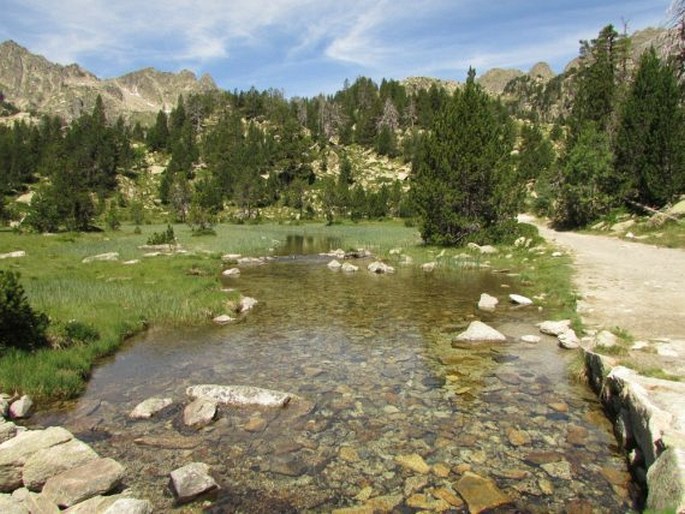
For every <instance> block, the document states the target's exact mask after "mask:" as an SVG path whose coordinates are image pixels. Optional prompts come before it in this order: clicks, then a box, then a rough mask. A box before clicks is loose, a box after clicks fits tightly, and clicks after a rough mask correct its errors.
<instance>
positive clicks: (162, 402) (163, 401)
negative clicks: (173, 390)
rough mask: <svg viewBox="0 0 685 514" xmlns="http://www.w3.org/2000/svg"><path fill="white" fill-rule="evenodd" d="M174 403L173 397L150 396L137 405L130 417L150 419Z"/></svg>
mask: <svg viewBox="0 0 685 514" xmlns="http://www.w3.org/2000/svg"><path fill="white" fill-rule="evenodd" d="M172 403H174V401H173V400H172V399H171V398H148V399H147V400H145V401H143V402H141V403H139V404H138V405H136V408H135V409H133V410H132V411H131V413H130V414H129V415H128V417H129V418H131V419H149V418H151V417H152V416H154V415H155V414H157V413H158V412H159V411H161V410H162V409H165V408H166V407H168V406H169V405H171V404H172Z"/></svg>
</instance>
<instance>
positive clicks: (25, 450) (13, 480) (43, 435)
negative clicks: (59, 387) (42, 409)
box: [0, 427, 74, 492]
mask: <svg viewBox="0 0 685 514" xmlns="http://www.w3.org/2000/svg"><path fill="white" fill-rule="evenodd" d="M73 438H74V436H73V435H72V434H71V432H69V431H68V430H65V429H64V428H61V427H50V428H47V429H45V430H27V431H26V432H20V433H19V434H17V435H16V436H15V437H13V438H12V439H9V440H8V441H5V442H4V443H2V444H0V492H11V491H14V490H15V489H17V488H19V487H21V485H22V478H21V472H22V468H23V466H24V464H25V463H26V461H27V460H28V459H29V457H31V456H32V455H33V454H34V453H36V452H38V451H40V450H43V449H45V448H50V447H51V446H55V445H57V444H61V443H64V442H66V441H69V440H71V439H73Z"/></svg>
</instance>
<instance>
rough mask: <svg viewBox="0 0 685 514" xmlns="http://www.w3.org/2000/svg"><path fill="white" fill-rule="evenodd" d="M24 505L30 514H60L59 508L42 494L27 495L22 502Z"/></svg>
mask: <svg viewBox="0 0 685 514" xmlns="http://www.w3.org/2000/svg"><path fill="white" fill-rule="evenodd" d="M24 505H25V506H26V507H27V508H28V509H29V512H30V513H31V514H60V510H59V507H58V506H57V505H55V504H54V503H52V502H51V501H50V500H48V499H47V498H46V497H45V496H43V495H42V494H36V493H29V494H28V495H27V496H26V499H25V500H24Z"/></svg>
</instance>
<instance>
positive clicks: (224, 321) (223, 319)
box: [212, 314, 235, 325]
mask: <svg viewBox="0 0 685 514" xmlns="http://www.w3.org/2000/svg"><path fill="white" fill-rule="evenodd" d="M212 321H213V322H214V323H216V324H217V325H228V324H229V323H231V322H232V321H235V319H234V318H232V317H230V316H229V315H228V314H221V315H219V316H216V317H215V318H214V319H212Z"/></svg>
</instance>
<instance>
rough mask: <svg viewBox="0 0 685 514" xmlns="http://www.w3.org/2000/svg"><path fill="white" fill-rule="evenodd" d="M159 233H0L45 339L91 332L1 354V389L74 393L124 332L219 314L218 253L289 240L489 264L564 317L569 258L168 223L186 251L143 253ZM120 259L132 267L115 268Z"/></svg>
mask: <svg viewBox="0 0 685 514" xmlns="http://www.w3.org/2000/svg"><path fill="white" fill-rule="evenodd" d="M165 228H166V227H165V226H161V225H157V226H152V225H151V226H144V227H142V233H140V234H136V233H134V227H132V226H124V227H123V228H122V229H121V230H119V231H117V232H105V233H94V234H61V235H53V236H43V235H20V234H15V233H12V232H3V233H0V253H3V252H9V251H16V250H23V251H25V252H26V256H25V257H21V258H16V259H6V260H1V261H0V268H2V269H9V270H13V271H18V272H20V273H21V283H22V285H23V286H24V289H25V290H26V293H27V296H28V297H29V301H30V303H31V305H32V306H33V307H34V308H35V309H36V310H38V311H42V312H45V313H47V314H48V315H49V316H50V318H51V328H50V330H51V331H52V332H53V336H54V335H55V334H58V333H59V332H60V330H63V328H64V326H65V325H66V324H67V323H69V322H70V321H71V320H76V321H77V322H78V323H82V324H85V325H88V326H90V327H93V328H95V329H96V330H97V332H98V334H99V338H98V339H97V340H95V341H94V342H89V343H81V342H77V343H74V344H72V345H70V346H69V345H64V346H65V347H64V348H61V349H46V350H42V351H39V352H36V353H34V354H25V353H20V352H11V353H8V354H5V355H4V356H3V357H2V358H0V391H3V392H10V393H12V392H14V391H17V392H22V393H23V392H26V393H30V394H32V395H34V396H35V397H37V398H39V399H42V400H55V399H64V398H70V397H74V396H76V395H78V394H79V393H80V392H81V391H82V390H83V387H84V386H85V382H86V380H87V377H88V375H89V373H90V370H91V368H92V366H93V364H94V363H95V362H96V361H97V360H98V359H99V358H101V357H103V356H105V355H108V354H111V353H112V352H114V351H116V349H117V348H118V347H119V345H120V344H121V343H122V342H123V341H124V339H125V338H126V337H127V336H130V335H132V334H135V333H137V332H139V331H141V330H143V329H144V328H146V327H149V326H155V325H164V326H187V325H192V324H201V323H209V322H210V320H211V318H212V317H213V316H215V315H218V314H222V313H224V312H226V311H227V303H228V301H230V300H235V296H236V295H237V294H238V293H226V292H224V291H222V290H221V289H222V287H221V283H220V280H219V277H220V272H221V270H222V267H223V264H222V261H221V255H223V254H224V253H240V254H242V255H252V256H260V255H268V254H270V253H271V252H272V251H273V249H274V248H275V247H278V246H279V245H280V244H281V243H282V242H283V241H285V240H286V239H287V238H288V236H291V235H296V236H305V237H312V238H328V239H329V240H332V241H335V242H336V243H339V246H340V247H342V248H344V249H353V248H360V247H364V248H368V249H370V250H371V251H372V252H373V253H374V254H376V255H378V256H380V257H383V258H385V259H386V260H388V261H389V262H391V263H392V262H395V263H399V261H400V259H402V258H403V257H402V255H407V256H410V257H411V258H412V260H413V263H414V265H421V264H422V263H425V262H431V261H436V262H438V265H439V267H442V268H447V269H454V270H457V269H463V268H464V267H465V263H468V265H469V266H472V265H473V263H476V264H478V265H481V266H482V265H487V266H491V267H492V268H493V269H495V270H496V271H499V272H506V273H512V274H515V275H517V276H519V277H520V279H521V289H520V290H521V291H522V292H524V293H526V294H529V295H530V296H537V297H538V298H540V300H539V303H541V304H542V305H543V309H544V311H546V312H545V314H544V315H547V316H552V315H558V316H561V315H563V316H571V315H573V313H574V308H575V298H574V296H573V294H572V292H571V283H570V266H569V263H570V260H569V259H568V258H566V257H560V258H552V257H551V256H550V253H551V250H542V249H541V247H537V248H536V249H534V250H529V249H526V248H516V247H508V248H502V249H501V250H500V252H499V253H498V254H496V255H492V256H491V255H488V256H484V255H480V254H479V253H478V252H468V251H466V250H464V249H445V250H443V249H441V248H433V247H427V246H423V245H421V244H420V238H419V236H418V232H417V231H416V229H413V228H408V227H406V226H404V225H403V224H402V223H399V222H383V223H362V224H343V225H334V226H330V227H326V226H324V225H322V224H304V225H300V226H288V225H276V224H264V225H221V226H218V227H216V232H217V235H216V236H202V237H194V236H193V235H192V234H191V232H190V230H189V229H188V228H187V227H185V226H182V225H177V226H175V227H174V231H175V233H176V236H177V239H178V241H179V243H180V245H181V248H182V249H183V250H185V252H186V253H175V254H173V255H161V256H155V257H146V256H144V254H145V253H146V252H148V251H149V250H145V249H140V248H139V247H140V246H142V245H145V243H146V241H147V240H148V237H149V236H150V235H151V234H152V233H153V232H162V231H164V229H165ZM108 252H117V253H118V254H119V259H118V260H117V261H112V262H91V263H84V262H82V261H83V259H84V258H86V257H90V256H94V255H99V254H103V253H108ZM126 261H138V262H137V263H135V264H124V263H125V262H126Z"/></svg>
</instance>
